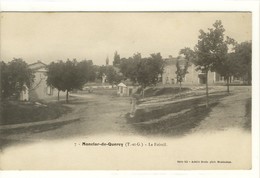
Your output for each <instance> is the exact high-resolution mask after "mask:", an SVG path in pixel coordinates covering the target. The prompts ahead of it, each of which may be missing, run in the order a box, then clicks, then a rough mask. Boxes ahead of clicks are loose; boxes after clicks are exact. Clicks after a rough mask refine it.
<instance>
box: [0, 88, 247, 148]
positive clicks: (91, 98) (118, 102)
mask: <svg viewBox="0 0 260 178" xmlns="http://www.w3.org/2000/svg"><path fill="white" fill-rule="evenodd" d="M224 89H225V88H223V90H224ZM231 91H232V94H231V95H230V96H227V97H225V98H223V99H221V101H220V103H219V104H218V105H217V106H215V107H214V108H213V109H212V111H211V112H210V113H209V115H208V116H207V117H206V118H204V119H203V120H202V121H201V122H198V124H196V125H195V126H193V127H194V128H190V127H189V130H188V132H187V131H186V133H189V134H192V133H204V132H214V131H218V130H220V131H221V130H225V129H228V128H234V127H235V128H243V127H244V126H245V125H246V124H247V122H248V120H246V118H245V114H246V112H247V111H246V107H245V106H246V104H247V102H249V99H250V98H251V88H249V87H231ZM73 97H76V98H77V99H76V100H73V101H71V103H70V104H69V105H68V106H70V107H72V108H73V112H71V113H69V114H67V115H64V116H62V118H60V119H64V120H66V119H69V118H72V117H74V118H76V120H75V121H72V122H67V123H58V124H53V125H48V126H40V127H33V128H24V129H23V130H22V131H21V130H20V131H19V130H18V131H12V132H11V133H10V134H6V135H4V136H2V138H1V139H3V141H4V144H5V145H7V146H8V145H9V144H13V143H21V144H24V143H27V142H29V143H30V142H38V141H44V140H53V139H54V140H55V139H68V138H74V137H75V138H76V137H80V138H84V137H91V136H93V135H95V136H97V135H109V134H114V135H122V136H132V135H138V132H137V131H136V130H135V129H134V126H132V125H131V124H127V123H126V119H125V117H124V115H125V114H126V113H127V112H129V111H130V107H131V106H130V99H129V98H127V97H116V96H114V95H98V94H84V95H74V96H73ZM249 123H251V120H250V121H249ZM173 129H174V128H173ZM179 129H180V128H179ZM181 130H183V132H184V130H185V128H183V129H181ZM186 130H187V129H186ZM182 135H184V134H182ZM185 135H186V134H185ZM147 136H149V135H147Z"/></svg>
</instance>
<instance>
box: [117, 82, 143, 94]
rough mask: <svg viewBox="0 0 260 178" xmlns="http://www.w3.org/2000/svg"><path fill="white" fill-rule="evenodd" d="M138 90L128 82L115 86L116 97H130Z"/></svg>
mask: <svg viewBox="0 0 260 178" xmlns="http://www.w3.org/2000/svg"><path fill="white" fill-rule="evenodd" d="M137 89H138V86H136V85H133V84H132V83H131V82H129V81H128V80H126V81H124V82H121V83H119V84H118V85H117V95H118V96H131V95H132V94H133V93H135V92H136V91H137Z"/></svg>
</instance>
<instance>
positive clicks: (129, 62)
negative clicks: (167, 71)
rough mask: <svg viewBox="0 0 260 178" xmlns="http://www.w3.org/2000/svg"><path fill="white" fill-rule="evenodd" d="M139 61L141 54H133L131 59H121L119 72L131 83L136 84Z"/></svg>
mask: <svg viewBox="0 0 260 178" xmlns="http://www.w3.org/2000/svg"><path fill="white" fill-rule="evenodd" d="M141 60H142V56H141V53H135V54H134V55H133V57H130V58H128V59H126V58H123V59H121V63H120V72H121V73H122V74H123V76H124V77H125V78H128V79H130V80H131V81H132V82H134V83H137V75H138V73H137V71H138V70H137V69H138V67H139V66H138V65H139V63H140V61H141Z"/></svg>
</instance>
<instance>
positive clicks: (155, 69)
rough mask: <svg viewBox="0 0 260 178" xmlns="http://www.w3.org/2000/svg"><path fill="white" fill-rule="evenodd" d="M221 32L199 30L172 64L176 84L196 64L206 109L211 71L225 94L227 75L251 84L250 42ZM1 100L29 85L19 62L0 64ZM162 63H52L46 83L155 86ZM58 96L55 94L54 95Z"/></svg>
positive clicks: (157, 58)
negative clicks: (202, 78) (203, 85)
mask: <svg viewBox="0 0 260 178" xmlns="http://www.w3.org/2000/svg"><path fill="white" fill-rule="evenodd" d="M224 32H225V29H224V27H223V25H222V23H221V21H216V22H215V23H214V24H213V27H212V28H209V29H208V31H207V32H205V31H203V30H200V35H199V37H198V43H197V44H196V45H195V47H194V49H190V48H184V49H181V50H180V53H179V54H180V55H183V56H184V57H185V59H186V61H185V62H184V63H182V64H180V61H179V60H178V61H177V63H176V67H177V71H176V75H177V82H179V83H180V86H181V83H182V82H183V79H184V77H185V75H186V74H187V71H188V67H189V65H190V63H193V64H195V65H196V69H197V70H200V71H202V72H203V73H205V76H206V96H207V106H208V79H207V76H208V72H209V71H215V72H217V73H219V74H220V75H222V76H224V77H225V79H226V81H227V91H228V92H229V81H230V77H231V76H235V77H244V78H245V80H247V81H248V82H249V84H251V57H252V56H251V55H252V47H251V46H252V44H251V42H243V43H240V44H238V43H237V42H236V41H235V40H233V39H232V38H230V37H226V36H225V34H224ZM0 67H1V87H2V89H1V97H2V98H6V97H10V96H12V95H15V96H19V93H20V92H21V91H22V90H23V87H24V85H26V86H28V87H29V88H30V86H31V85H32V83H33V78H34V75H33V72H32V71H31V70H30V69H29V68H28V65H27V64H26V63H25V62H24V61H23V60H22V59H14V60H13V61H11V62H9V63H7V64H6V63H4V62H1V66H0ZM163 68H164V61H163V59H162V56H161V54H160V53H154V54H151V55H150V56H149V57H142V56H141V54H140V53H136V54H134V55H133V56H132V57H129V58H120V55H119V54H118V53H117V52H115V54H114V61H113V66H109V65H107V66H95V65H93V63H92V61H91V60H83V61H81V62H78V61H77V60H76V59H74V60H67V61H66V62H63V61H58V62H52V63H51V64H50V65H48V72H47V76H48V78H47V84H48V85H50V86H53V87H55V88H57V89H58V91H66V92H67V97H66V98H67V100H68V92H70V91H72V90H73V89H81V88H82V86H83V85H84V84H85V83H87V82H88V81H94V80H95V79H97V78H99V79H101V78H102V76H104V75H106V77H107V81H108V82H109V83H110V84H117V83H119V82H120V81H122V80H125V79H130V80H131V81H132V82H133V83H136V84H138V85H140V86H141V87H142V90H143V91H144V89H145V88H146V87H148V86H153V85H156V83H157V82H158V81H159V78H158V76H160V75H161V76H162V73H163ZM58 93H59V92H58Z"/></svg>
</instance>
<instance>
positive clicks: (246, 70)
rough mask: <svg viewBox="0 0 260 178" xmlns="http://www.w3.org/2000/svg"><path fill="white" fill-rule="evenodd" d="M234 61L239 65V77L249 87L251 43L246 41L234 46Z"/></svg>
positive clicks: (250, 77)
mask: <svg viewBox="0 0 260 178" xmlns="http://www.w3.org/2000/svg"><path fill="white" fill-rule="evenodd" d="M234 49H235V52H234V53H235V59H237V62H238V64H239V66H240V67H239V71H240V73H239V74H240V77H243V78H244V80H245V81H247V84H248V85H251V81H252V42H251V41H246V42H242V43H240V44H237V45H236V46H235V48H234Z"/></svg>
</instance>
